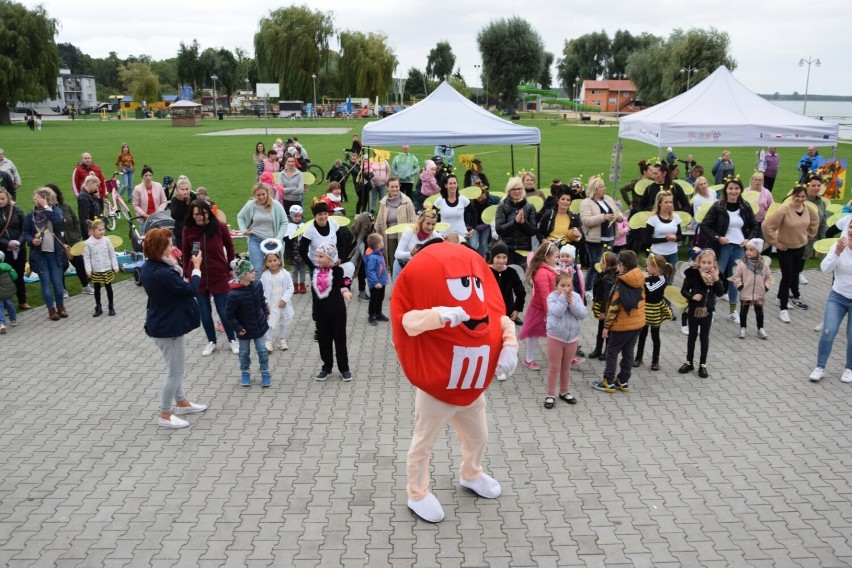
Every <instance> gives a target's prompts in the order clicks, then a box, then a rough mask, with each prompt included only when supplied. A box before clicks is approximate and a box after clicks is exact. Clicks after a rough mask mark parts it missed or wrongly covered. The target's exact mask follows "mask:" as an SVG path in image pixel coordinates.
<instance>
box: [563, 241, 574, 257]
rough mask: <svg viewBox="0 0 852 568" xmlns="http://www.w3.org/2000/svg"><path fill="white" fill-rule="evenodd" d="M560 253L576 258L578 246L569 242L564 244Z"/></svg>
mask: <svg viewBox="0 0 852 568" xmlns="http://www.w3.org/2000/svg"><path fill="white" fill-rule="evenodd" d="M559 254H567V255H568V256H570V257H571V258H576V257H577V247H575V246H574V245H569V244H566V245H562V248H561V249H559Z"/></svg>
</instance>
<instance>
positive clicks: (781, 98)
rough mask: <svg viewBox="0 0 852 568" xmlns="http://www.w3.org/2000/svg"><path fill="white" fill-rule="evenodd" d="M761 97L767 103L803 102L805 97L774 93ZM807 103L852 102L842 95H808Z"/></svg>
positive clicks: (851, 97)
mask: <svg viewBox="0 0 852 568" xmlns="http://www.w3.org/2000/svg"><path fill="white" fill-rule="evenodd" d="M760 96H761V97H763V98H764V99H766V100H768V101H804V100H805V95H800V94H798V93H794V94H792V95H781V94H779V93H775V94H774V95H765V94H761V95H760ZM808 100H809V101H828V102H843V103H845V102H850V101H852V96H842V95H810V94H809V95H808Z"/></svg>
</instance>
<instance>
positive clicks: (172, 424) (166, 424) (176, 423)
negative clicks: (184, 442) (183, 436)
mask: <svg viewBox="0 0 852 568" xmlns="http://www.w3.org/2000/svg"><path fill="white" fill-rule="evenodd" d="M159 424H160V427H161V428H171V429H177V428H186V427H187V426H189V422H187V421H186V420H184V419H183V418H180V417H178V416H176V415H174V414H172V415H171V417H170V418H169V419H168V420H167V419H165V418H160V420H159Z"/></svg>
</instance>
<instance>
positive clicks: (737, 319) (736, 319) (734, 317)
mask: <svg viewBox="0 0 852 568" xmlns="http://www.w3.org/2000/svg"><path fill="white" fill-rule="evenodd" d="M728 321H731V322H734V323H735V324H737V325H740V314H739V312H734V313H732V314H728Z"/></svg>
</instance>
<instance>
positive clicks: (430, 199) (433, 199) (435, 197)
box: [423, 193, 441, 209]
mask: <svg viewBox="0 0 852 568" xmlns="http://www.w3.org/2000/svg"><path fill="white" fill-rule="evenodd" d="M439 197H441V194H440V193H436V194H435V195H430V196H429V197H427V198H426V201H424V202H423V206H424V207H425V208H426V209H431V208H433V207H435V202H436V201H437V200H438V198H439Z"/></svg>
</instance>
